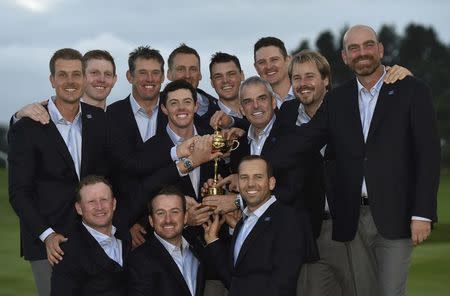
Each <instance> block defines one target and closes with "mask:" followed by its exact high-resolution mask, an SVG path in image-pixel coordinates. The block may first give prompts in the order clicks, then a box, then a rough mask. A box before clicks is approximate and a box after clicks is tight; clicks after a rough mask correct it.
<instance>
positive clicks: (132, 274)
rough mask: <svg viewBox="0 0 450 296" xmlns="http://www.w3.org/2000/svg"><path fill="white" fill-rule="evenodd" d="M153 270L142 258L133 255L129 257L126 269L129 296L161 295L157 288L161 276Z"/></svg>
mask: <svg viewBox="0 0 450 296" xmlns="http://www.w3.org/2000/svg"><path fill="white" fill-rule="evenodd" d="M152 270H153V269H152V267H151V266H147V262H145V261H143V260H142V259H141V258H140V256H134V255H133V254H132V255H130V257H128V264H127V267H126V274H127V295H128V296H152V295H161V294H160V293H159V291H158V286H157V283H158V282H159V281H161V278H160V276H161V275H160V274H159V273H154V272H153V271H152Z"/></svg>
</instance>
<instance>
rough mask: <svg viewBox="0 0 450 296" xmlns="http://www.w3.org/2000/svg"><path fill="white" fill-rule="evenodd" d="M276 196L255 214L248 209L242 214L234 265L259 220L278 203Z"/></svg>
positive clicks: (235, 247)
mask: <svg viewBox="0 0 450 296" xmlns="http://www.w3.org/2000/svg"><path fill="white" fill-rule="evenodd" d="M276 200H277V199H276V198H275V196H273V195H272V196H271V197H270V198H269V199H268V200H267V201H266V202H265V203H264V204H262V205H261V206H260V207H259V208H257V209H256V210H255V211H254V212H251V211H250V210H249V209H248V207H246V208H245V209H244V211H243V214H242V219H243V223H242V227H241V229H240V230H239V233H238V235H237V237H236V243H235V244H234V253H233V254H234V264H236V260H237V258H238V256H239V252H240V251H241V248H242V245H243V244H244V241H245V239H246V238H247V236H248V235H249V233H250V232H251V231H252V229H253V227H255V225H256V222H258V219H259V218H260V217H261V216H262V215H264V213H265V212H266V211H267V209H268V208H269V207H270V206H271V205H272V204H273V203H274V202H275V201H276Z"/></svg>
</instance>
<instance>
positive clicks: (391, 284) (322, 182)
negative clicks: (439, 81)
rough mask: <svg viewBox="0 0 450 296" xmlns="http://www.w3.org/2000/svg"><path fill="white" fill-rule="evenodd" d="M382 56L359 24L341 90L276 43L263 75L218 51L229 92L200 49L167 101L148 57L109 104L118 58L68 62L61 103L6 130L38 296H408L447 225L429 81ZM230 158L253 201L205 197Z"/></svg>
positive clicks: (216, 61)
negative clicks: (217, 132) (220, 140)
mask: <svg viewBox="0 0 450 296" xmlns="http://www.w3.org/2000/svg"><path fill="white" fill-rule="evenodd" d="M382 56H383V45H382V44H381V43H380V42H379V41H378V39H377V36H376V33H375V32H374V31H373V29H371V28H370V27H367V26H361V25H358V26H354V27H352V28H350V29H349V30H348V31H347V33H346V34H345V36H344V40H343V51H342V57H343V60H344V62H345V63H346V64H347V65H348V66H349V68H350V69H351V70H353V71H354V73H355V76H356V78H355V79H352V80H351V81H350V82H348V83H346V84H344V85H342V86H339V87H337V88H336V89H334V90H331V73H330V67H329V64H328V63H327V61H326V59H325V58H323V56H321V55H320V54H319V53H315V52H311V51H302V52H300V53H299V54H297V55H295V56H294V57H293V58H292V59H291V57H290V56H288V55H287V51H286V48H285V47H284V44H283V42H282V41H281V40H279V39H277V38H274V37H264V38H261V39H260V40H258V42H257V43H256V44H255V48H254V59H255V64H254V65H255V69H256V70H257V72H258V74H259V76H254V77H250V78H248V79H246V80H244V74H243V72H242V70H241V67H240V63H239V60H238V59H237V57H235V56H232V55H229V54H226V53H221V52H217V53H216V54H214V55H213V56H212V58H211V63H210V65H209V69H210V78H211V85H212V86H213V88H214V89H215V90H216V92H217V94H218V99H215V98H214V97H212V96H211V95H209V94H207V93H205V92H204V91H202V90H201V89H199V88H198V85H199V81H200V80H201V78H202V75H201V72H200V56H199V55H198V53H197V52H196V51H195V50H194V49H193V48H190V47H189V46H187V45H185V44H181V45H180V46H179V47H178V48H176V49H175V50H174V51H173V52H172V53H171V54H170V56H169V58H168V70H167V77H168V79H169V80H171V82H170V83H168V84H167V86H166V87H165V88H164V90H163V91H162V92H161V85H162V83H163V82H164V78H165V75H164V59H163V57H162V56H161V54H160V53H159V52H158V51H157V50H155V49H152V48H150V47H146V46H141V47H138V48H136V49H135V50H134V51H133V52H131V53H130V56H129V59H128V66H129V69H128V71H127V73H126V77H127V80H128V81H129V82H130V85H131V87H132V89H131V93H130V95H129V96H128V97H127V98H125V99H123V100H121V101H117V102H115V103H113V104H111V105H109V106H108V107H107V108H106V103H105V101H106V97H107V96H108V95H109V92H110V91H111V88H112V87H113V86H114V83H115V82H116V79H117V76H116V73H115V64H114V60H113V58H112V57H111V55H110V54H109V53H108V52H106V51H101V50H94V51H90V52H88V53H86V54H85V56H81V54H80V53H79V52H78V51H76V50H73V49H62V50H59V51H57V52H55V54H54V55H53V57H52V59H51V61H50V72H51V74H50V81H51V84H52V86H53V88H54V89H55V94H56V95H55V96H54V97H52V98H51V99H50V100H48V101H46V102H42V103H35V104H31V105H28V106H25V107H24V108H22V109H21V110H19V111H18V112H17V113H16V114H15V116H14V118H13V119H12V121H11V129H10V132H9V135H8V140H9V145H10V152H9V162H10V174H9V178H10V183H9V184H10V185H9V190H10V202H11V205H12V207H13V208H14V210H15V211H16V213H17V215H18V216H19V219H20V223H21V254H22V255H23V256H24V257H25V259H26V260H29V261H30V262H31V267H32V271H33V275H34V277H35V282H36V286H37V290H38V293H39V295H49V294H50V287H51V293H52V295H60V294H69V295H70V294H71V293H72V294H73V295H125V294H127V293H128V294H130V295H146V294H152V293H156V294H161V295H203V294H204V295H225V293H226V290H225V289H224V287H223V286H220V285H218V286H215V284H214V281H207V282H206V283H207V284H206V286H205V280H206V279H209V280H211V279H220V280H221V281H222V283H223V284H224V286H225V287H226V288H227V289H228V293H229V294H230V295H247V294H254V293H257V294H258V295H259V294H261V295H295V294H297V295H405V293H406V280H407V274H408V266H409V261H410V257H411V252H412V246H413V244H414V245H415V244H418V243H421V242H422V241H423V240H425V239H426V238H427V237H428V235H429V233H430V229H431V224H432V223H433V222H435V221H436V219H437V218H436V194H437V187H438V182H439V142H438V136H437V132H436V123H435V117H434V111H433V108H432V104H431V96H430V94H429V91H428V89H427V87H426V86H425V85H424V84H423V83H422V82H420V81H419V80H418V79H416V78H413V77H411V76H408V77H406V78H404V76H405V73H406V74H408V71H407V70H405V69H404V68H400V70H399V69H398V68H396V67H394V69H387V68H385V67H384V66H383V65H381V62H380V60H381V58H382ZM409 74H410V73H409ZM399 79H400V81H397V80H399ZM392 82H393V83H392ZM389 83H391V84H389ZM80 98H81V102H80ZM86 103H88V104H86ZM90 105H95V106H98V107H101V108H103V109H105V110H106V112H103V111H102V110H101V109H99V108H95V107H91V106H90ZM22 117H25V118H23V119H20V118H22ZM26 117H29V118H26ZM19 119H20V120H19ZM217 127H221V128H223V129H224V131H223V134H224V136H225V137H227V138H234V137H239V142H240V145H239V147H238V148H237V149H236V150H234V151H232V152H231V155H222V153H220V152H218V151H214V150H213V149H212V136H211V134H212V132H213V128H217ZM248 155H252V156H248ZM216 157H221V158H224V159H222V160H221V161H220V162H219V171H220V175H221V177H223V178H222V179H221V180H220V181H219V186H222V185H223V186H224V188H225V189H227V190H231V191H236V192H239V194H237V195H236V194H235V193H227V194H225V195H219V196H205V197H204V195H205V192H207V187H208V186H210V185H211V182H212V180H211V179H209V178H211V177H212V176H213V162H212V161H211V160H213V159H214V158H216ZM101 176H105V177H106V178H108V179H109V180H111V184H112V186H111V185H110V183H109V181H108V180H107V179H105V178H103V177H101ZM80 181H81V183H80ZM79 183H80V184H79ZM78 184H79V189H78V193H77V194H75V193H76V191H75V188H76V187H77V185H78ZM166 184H171V185H174V186H175V187H174V188H173V187H165V185H166ZM275 184H276V185H275ZM162 188H163V190H162V191H160V190H161V189H162ZM325 190H326V195H325ZM356 201H358V202H356ZM116 204H117V206H116ZM113 213H114V218H113ZM77 214H78V216H80V217H77ZM80 218H81V219H80ZM100 224H101V225H100ZM113 224H114V226H113ZM116 227H117V228H116ZM331 229H332V231H331ZM331 232H332V236H333V240H332V239H331ZM344 242H345V243H344ZM131 247H133V248H134V249H135V250H134V251H132V252H131V253H130V255H129V251H130V249H131ZM83 250H86V252H84V251H83ZM83 252H84V253H83ZM82 254H83V255H82ZM128 255H129V256H128ZM83 256H84V257H83ZM82 257H83V258H82ZM335 257H339V258H338V259H337V260H335V259H336V258H335ZM94 258H95V260H94ZM47 260H48V261H47ZM128 260H129V261H128ZM127 262H129V264H128V263H127ZM49 263H50V264H49ZM51 265H53V275H52V267H51ZM50 279H51V283H50ZM118 283H121V285H118Z"/></svg>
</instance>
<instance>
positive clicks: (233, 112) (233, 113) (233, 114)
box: [217, 99, 243, 118]
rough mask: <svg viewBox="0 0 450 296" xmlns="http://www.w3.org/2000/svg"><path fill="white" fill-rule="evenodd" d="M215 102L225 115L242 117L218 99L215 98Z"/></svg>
mask: <svg viewBox="0 0 450 296" xmlns="http://www.w3.org/2000/svg"><path fill="white" fill-rule="evenodd" d="M217 104H218V105H219V108H220V110H223V111H224V112H225V113H226V114H227V115H230V116H234V117H238V118H242V117H243V116H242V114H241V113H239V112H236V111H234V110H233V109H231V108H230V107H228V106H227V105H225V104H224V103H223V102H222V101H221V100H220V99H219V100H217Z"/></svg>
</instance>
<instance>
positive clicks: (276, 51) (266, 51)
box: [253, 37, 295, 108]
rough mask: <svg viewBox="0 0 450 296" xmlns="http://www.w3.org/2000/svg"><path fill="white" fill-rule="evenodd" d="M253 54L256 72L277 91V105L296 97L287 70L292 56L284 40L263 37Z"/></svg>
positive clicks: (257, 43)
mask: <svg viewBox="0 0 450 296" xmlns="http://www.w3.org/2000/svg"><path fill="white" fill-rule="evenodd" d="M253 54H254V59H255V62H254V66H255V69H256V72H258V75H259V76H260V77H261V78H262V79H264V80H266V81H267V82H269V83H270V85H271V86H272V89H273V91H274V92H275V93H276V102H277V107H278V108H280V107H281V105H282V104H283V103H284V102H286V101H289V100H292V99H294V98H295V97H294V94H293V92H292V88H291V82H290V81H289V76H288V71H287V68H288V65H289V61H290V56H289V55H288V53H287V50H286V47H285V46H284V43H283V41H281V40H280V39H278V38H276V37H263V38H261V39H259V40H258V41H257V42H256V43H255V46H254V50H253Z"/></svg>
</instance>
